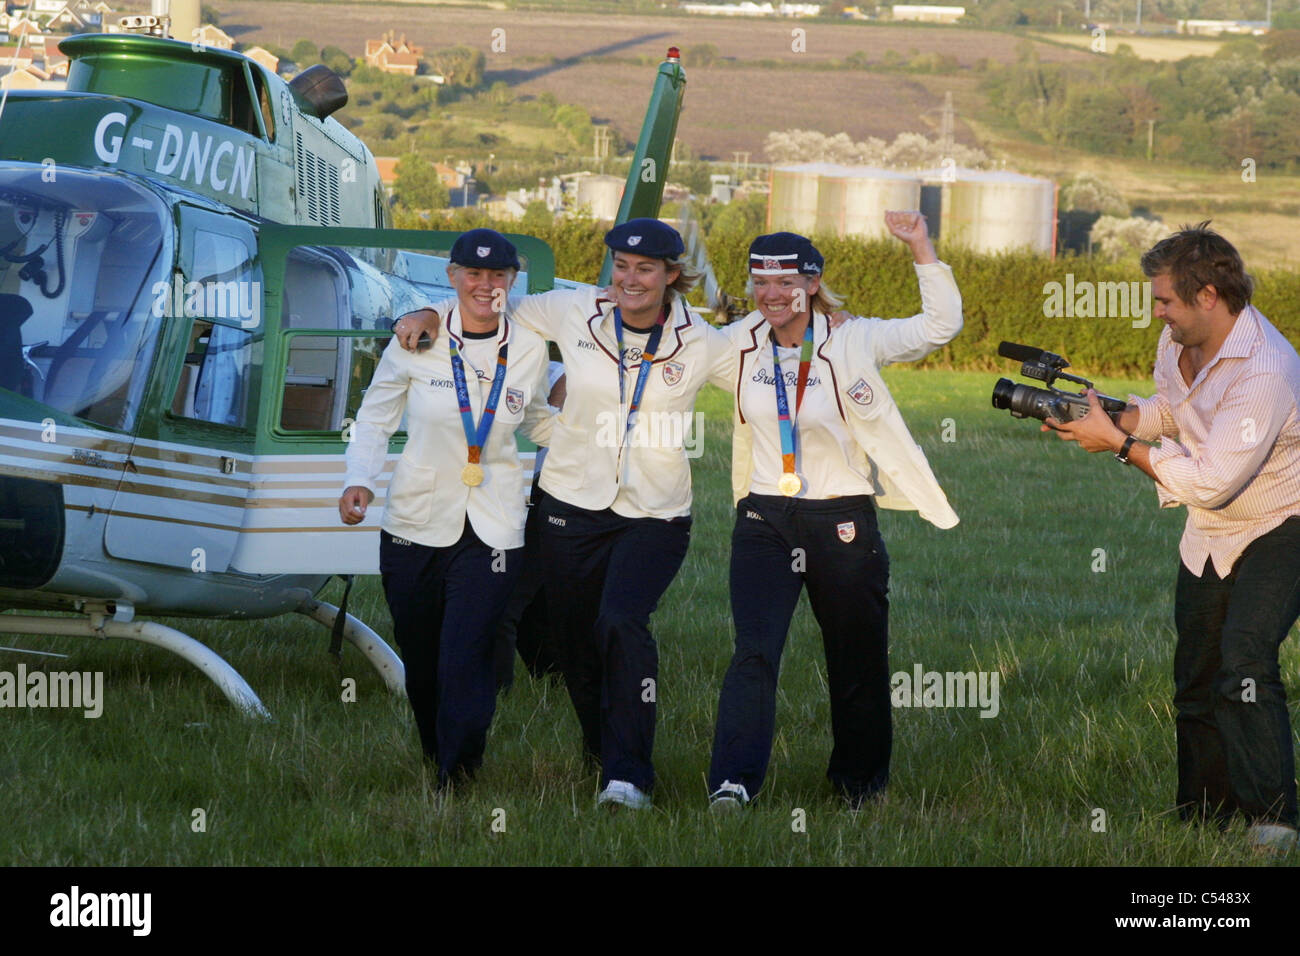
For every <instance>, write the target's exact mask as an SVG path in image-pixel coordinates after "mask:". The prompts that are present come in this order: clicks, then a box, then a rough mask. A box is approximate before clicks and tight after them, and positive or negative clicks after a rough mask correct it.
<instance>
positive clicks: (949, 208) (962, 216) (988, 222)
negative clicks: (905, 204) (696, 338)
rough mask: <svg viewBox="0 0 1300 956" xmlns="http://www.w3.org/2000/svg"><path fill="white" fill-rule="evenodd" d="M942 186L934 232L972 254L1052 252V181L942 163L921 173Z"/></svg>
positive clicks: (1054, 223) (925, 179) (1054, 231)
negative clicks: (937, 224)
mask: <svg viewBox="0 0 1300 956" xmlns="http://www.w3.org/2000/svg"><path fill="white" fill-rule="evenodd" d="M920 175H921V177H922V179H923V180H924V181H925V183H926V184H927V185H933V184H938V185H939V186H940V188H941V189H942V194H943V201H942V217H941V221H940V226H939V236H940V238H941V239H942V240H943V241H944V242H946V243H953V244H956V245H960V246H965V247H966V248H969V249H973V250H975V251H976V252H1007V251H1010V250H1012V249H1025V248H1028V249H1031V250H1033V251H1035V252H1042V253H1046V254H1047V255H1054V254H1055V250H1056V191H1057V188H1056V183H1054V182H1052V181H1051V180H1050V179H1040V178H1038V177H1036V176H1025V175H1023V174H1021V173H1013V172H1009V171H1007V170H977V169H963V168H961V167H951V166H950V167H947V168H940V169H932V170H926V171H925V172H923V173H921V174H920Z"/></svg>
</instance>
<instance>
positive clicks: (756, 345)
mask: <svg viewBox="0 0 1300 956" xmlns="http://www.w3.org/2000/svg"><path fill="white" fill-rule="evenodd" d="M740 321H741V322H742V323H744V328H745V331H744V332H742V333H740V336H739V338H738V341H739V342H740V343H741V349H740V361H739V362H737V363H736V394H735V396H734V397H735V401H736V415H737V416H739V418H740V421H741V423H742V424H748V423H747V422H745V413H744V412H742V411H741V409H740V386H741V384H742V383H743V382H744V381H745V362H746V361H747V360H751V359H754V358H757V357H758V350H759V349H760V348H765V347H766V346H767V343H768V342H769V341H770V339H769V336H768V328H769V326H768V324H767V319H765V318H763V313H762V312H759V311H758V310H757V309H755V310H754V311H753V312H751V313H750V314H749V315H747V316H745V317H744V318H743V319H741V320H740ZM812 325H813V346H814V351H815V352H816V354H817V357H818V358H819V359H821V360H822V362H824V363H825V365H826V369H827V372H828V374H829V375H830V377H831V393H832V394H833V395H834V396H835V407H836V408H837V409H839V413H840V418H844V403H843V402H841V401H840V384H839V380H838V379H837V377H836V375H835V366H834V365H833V364H831V360H830V356H828V355H827V354H826V350H827V348H829V347H830V344H831V337H832V336H833V335H834V334H835V331H834V330H833V329H832V328H831V327H830V326H829V325H828V324H827V322H826V316H825V315H824V314H823V313H821V312H816V311H814V312H813V314H812Z"/></svg>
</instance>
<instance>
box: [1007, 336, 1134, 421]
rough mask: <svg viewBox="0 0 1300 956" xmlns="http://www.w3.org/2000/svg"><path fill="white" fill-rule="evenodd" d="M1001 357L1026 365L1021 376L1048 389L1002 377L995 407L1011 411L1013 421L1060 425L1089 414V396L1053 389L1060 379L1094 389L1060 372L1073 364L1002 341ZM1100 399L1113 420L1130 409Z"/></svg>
mask: <svg viewBox="0 0 1300 956" xmlns="http://www.w3.org/2000/svg"><path fill="white" fill-rule="evenodd" d="M998 354H999V355H1001V356H1002V357H1003V358H1009V359H1015V360H1016V361H1017V362H1021V363H1023V364H1022V365H1021V366H1020V374H1021V375H1023V376H1025V378H1035V379H1038V380H1039V381H1040V382H1043V383H1044V384H1046V385H1047V388H1045V389H1043V388H1034V386H1032V385H1020V384H1017V383H1015V382H1013V381H1011V379H1009V378H1000V379H998V381H997V384H996V385H994V386H993V407H994V408H1005V409H1009V410H1010V412H1011V417H1012V418H1037V419H1038V420H1039V421H1042V420H1043V419H1046V418H1054V419H1056V421H1058V422H1072V421H1076V420H1077V419H1080V418H1083V417H1084V416H1085V415H1087V414H1088V409H1089V405H1088V396H1087V395H1086V394H1084V392H1079V393H1078V394H1075V393H1074V392H1063V391H1061V390H1060V389H1059V388H1052V383H1053V382H1055V381H1056V380H1057V379H1058V378H1063V379H1065V380H1066V381H1067V382H1074V383H1075V384H1076V385H1082V386H1083V387H1084V390H1085V391H1086V390H1087V389H1090V388H1092V382H1090V381H1088V380H1087V379H1086V378H1079V377H1077V376H1075V375H1068V374H1066V373H1065V372H1063V371H1061V370H1062V369H1066V368H1069V367H1070V363H1069V362H1067V361H1066V360H1065V359H1063V358H1061V356H1059V355H1055V354H1053V353H1052V352H1044V351H1043V350H1042V349H1036V348H1033V347H1032V346H1028V345H1017V344H1016V343H1014V342H1003V343H1002V344H1001V345H999V346H998ZM1097 400H1098V401H1099V402H1101V407H1102V408H1103V409H1105V410H1106V413H1107V414H1108V415H1110V417H1111V420H1112V421H1114V420H1115V418H1116V417H1117V416H1118V415H1119V413H1120V412H1122V411H1124V409H1125V408H1126V407H1127V406H1128V403H1127V402H1125V401H1124V400H1123V399H1119V398H1111V397H1110V396H1109V395H1102V394H1100V393H1098V395H1097Z"/></svg>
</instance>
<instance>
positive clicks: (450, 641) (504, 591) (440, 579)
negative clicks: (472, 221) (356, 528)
mask: <svg viewBox="0 0 1300 956" xmlns="http://www.w3.org/2000/svg"><path fill="white" fill-rule="evenodd" d="M518 269H519V259H518V256H517V255H516V252H515V248H514V246H513V245H511V243H510V242H509V241H508V240H507V239H506V238H505V237H504V236H502V235H501V234H500V233H497V232H493V231H492V230H490V229H474V230H471V231H469V232H466V233H465V234H463V235H462V236H461V237H460V238H459V239H458V240H457V241H456V244H455V246H454V247H453V248H452V251H451V264H450V265H449V266H448V267H447V274H448V277H449V279H450V280H451V283H452V285H453V286H454V287H455V289H456V291H457V298H456V299H455V300H454V305H452V306H451V307H450V308H449V309H448V310H447V311H448V318H447V330H448V333H449V334H448V335H445V336H443V337H442V338H441V340H440V341H438V342H436V343H434V345H433V346H432V347H431V348H428V349H427V350H425V351H421V352H406V351H403V349H401V348H400V347H399V346H398V344H397V343H396V342H395V341H393V342H390V343H389V345H388V347H387V348H386V349H385V350H384V354H383V357H382V358H381V360H380V362H379V365H378V367H377V368H376V369H375V374H374V377H373V378H372V379H371V382H370V387H369V388H368V389H367V390H366V393H365V399H364V400H363V402H362V403H361V409H360V410H359V411H358V413H357V420H356V424H355V425H354V426H353V436H352V441H351V442H350V444H349V445H348V451H347V478H346V480H345V482H344V484H345V488H344V491H343V494H342V495H341V497H340V498H339V516H340V518H341V519H342V520H343V522H344V523H345V524H349V525H352V524H358V523H360V522H361V521H363V520H364V519H365V517H366V512H367V509H368V506H369V505H370V503H371V502H372V501H373V500H374V497H375V492H376V489H377V483H378V479H379V476H380V474H381V472H382V471H383V467H384V462H385V459H386V457H387V454H388V440H389V437H390V436H391V435H392V434H393V432H395V431H396V430H397V429H398V427H399V425H400V424H401V421H402V418H403V415H405V417H406V422H407V425H406V430H407V441H406V447H405V449H404V450H403V452H402V456H401V458H400V459H399V460H398V463H397V468H396V470H395V471H394V473H393V478H392V481H391V483H390V484H389V486H388V494H387V497H386V500H385V502H384V514H383V519H382V521H381V523H380V528H381V531H380V542H379V555H380V559H379V563H380V571H381V573H382V575H383V583H384V595H385V597H386V598H387V600H388V607H389V610H390V611H391V612H392V615H393V630H394V635H395V637H396V638H397V643H398V645H399V646H400V648H401V651H402V660H403V663H404V664H405V667H406V691H407V696H408V697H409V699H410V702H411V709H412V711H413V712H414V714H415V722H416V726H417V727H418V729H419V733H420V745H421V747H422V749H423V751H424V755H425V757H426V758H427V759H429V760H431V761H433V762H435V763H436V764H437V772H438V784H439V787H443V786H446V785H447V784H448V783H449V782H455V781H458V780H462V779H465V778H468V777H470V776H472V775H473V773H474V771H475V770H477V768H478V767H479V765H480V764H481V763H482V759H483V749H484V745H485V743H486V739H487V731H488V727H489V725H490V724H491V722H492V715H493V713H494V711H495V708H496V683H495V678H494V673H493V646H494V638H495V633H496V629H497V622H498V620H499V619H500V616H501V613H502V610H503V609H504V607H505V604H506V600H507V599H508V597H509V595H510V591H511V588H512V587H513V584H514V582H515V580H516V578H517V577H518V574H519V571H520V565H521V560H522V555H523V543H524V518H525V497H524V478H525V475H524V469H523V467H522V466H521V464H520V461H519V455H518V451H517V446H516V443H515V432H516V430H519V431H521V432H523V433H524V434H525V435H527V436H528V437H529V438H531V439H532V440H533V441H535V442H539V443H542V444H545V442H546V439H547V436H548V434H549V431H550V425H551V413H550V410H549V409H548V406H547V402H546V399H547V394H548V391H549V389H548V387H547V365H548V357H547V350H546V343H545V342H544V341H543V340H542V339H540V338H538V337H537V336H536V335H534V334H533V333H531V332H529V331H528V330H527V329H525V328H523V327H521V326H520V325H519V324H518V323H516V322H515V321H514V320H513V319H512V318H511V317H509V315H503V314H502V313H501V310H502V309H503V307H504V306H505V303H506V293H507V292H508V290H509V288H510V284H511V283H512V282H513V281H514V277H515V274H516V273H517V271H518Z"/></svg>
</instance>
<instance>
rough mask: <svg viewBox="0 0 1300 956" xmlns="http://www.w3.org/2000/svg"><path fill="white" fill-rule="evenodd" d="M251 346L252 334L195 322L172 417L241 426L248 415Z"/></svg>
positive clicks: (223, 326) (209, 323) (226, 326)
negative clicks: (177, 416)
mask: <svg viewBox="0 0 1300 956" xmlns="http://www.w3.org/2000/svg"><path fill="white" fill-rule="evenodd" d="M252 345H253V336H252V333H250V332H245V331H244V330H242V329H234V328H231V327H230V326H228V325H214V324H213V323H211V322H205V321H202V320H199V321H196V322H195V323H194V325H193V327H192V328H191V329H190V343H189V347H188V348H187V349H186V352H185V365H184V367H183V369H182V371H181V380H180V383H179V385H178V386H177V389H176V394H175V395H174V396H173V397H172V414H173V415H179V416H180V417H181V418H196V419H199V420H201V421H205V422H214V423H216V424H218V425H242V424H243V423H244V420H245V416H246V415H247V412H248V379H249V375H248V369H249V365H250V364H251V362H250V360H251V357H252Z"/></svg>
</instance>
